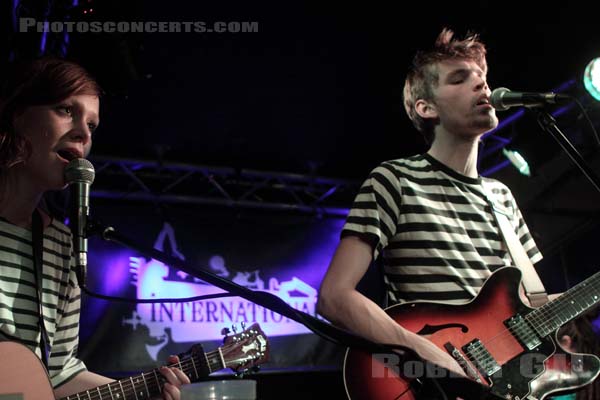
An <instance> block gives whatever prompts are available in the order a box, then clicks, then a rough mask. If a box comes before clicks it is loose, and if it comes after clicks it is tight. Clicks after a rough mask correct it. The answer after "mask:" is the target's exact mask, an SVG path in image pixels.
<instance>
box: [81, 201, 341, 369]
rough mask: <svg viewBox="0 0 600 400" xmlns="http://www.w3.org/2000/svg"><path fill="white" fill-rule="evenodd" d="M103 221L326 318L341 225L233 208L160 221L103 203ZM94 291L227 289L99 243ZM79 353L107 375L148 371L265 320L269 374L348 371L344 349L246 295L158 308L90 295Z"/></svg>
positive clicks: (155, 295)
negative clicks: (322, 308)
mask: <svg viewBox="0 0 600 400" xmlns="http://www.w3.org/2000/svg"><path fill="white" fill-rule="evenodd" d="M94 210H95V215H94V216H95V217H96V218H98V219H99V220H102V221H103V222H104V223H105V224H109V225H112V226H113V227H114V228H115V229H117V230H118V231H119V232H120V233H122V234H125V235H127V236H128V237H130V238H131V239H134V240H135V241H137V242H139V243H144V244H146V245H148V246H150V247H154V248H155V249H157V250H161V251H164V252H166V253H167V254H170V255H172V256H174V257H178V258H180V259H182V260H185V261H186V262H187V263H188V264H189V265H191V266H194V267H195V268H198V269H203V270H206V271H208V272H211V273H213V274H215V275H217V276H220V277H223V278H226V279H229V280H231V281H232V282H235V283H237V284H239V285H241V286H245V287H247V288H249V289H252V290H258V291H265V292H269V293H271V294H273V295H275V296H278V297H279V298H281V299H282V300H284V301H285V302H286V303H287V304H289V305H290V306H292V307H294V308H295V309H297V310H300V311H303V312H306V313H308V314H310V315H313V316H317V314H316V302H317V292H318V288H319V285H320V282H321V280H322V278H323V276H324V274H325V271H326V269H327V267H328V265H329V262H330V261H331V258H332V256H333V252H334V250H335V247H336V246H337V243H338V241H339V233H340V231H341V228H342V226H343V222H344V221H343V220H342V219H319V218H316V217H314V216H283V217H282V216H278V215H269V214H266V213H262V214H261V213H252V214H250V213H249V212H245V214H240V213H239V212H236V211H235V210H232V209H227V210H222V211H219V212H214V211H212V212H211V213H205V212H201V211H196V210H190V209H184V210H178V211H176V212H173V211H169V216H168V218H165V215H164V213H163V214H161V215H157V214H156V213H155V212H153V210H152V209H151V208H149V207H148V208H146V206H145V205H143V206H139V207H127V206H122V207H119V208H116V207H114V206H113V207H110V208H109V207H106V208H105V207H101V206H97V207H95V209H94ZM89 260H90V261H89V268H88V283H87V285H88V288H89V289H90V290H93V291H95V292H98V293H101V294H105V295H111V296H120V297H128V298H131V299H150V298H152V299H169V298H185V297H194V296H200V295H207V294H216V293H223V290H222V289H220V288H217V287H215V286H212V285H210V284H208V283H206V282H204V281H202V280H201V279H198V278H197V277H194V276H192V275H188V274H187V273H185V272H183V271H180V270H177V269H176V268H173V267H171V266H169V265H165V264H163V263H162V262H159V261H157V260H154V259H148V258H145V257H144V256H142V255H140V254H137V253H136V252H135V251H132V250H129V249H126V248H122V247H119V246H118V245H116V244H113V243H107V242H103V241H102V240H100V239H99V238H92V239H90V254H89ZM83 307H84V308H83V311H82V319H81V337H82V343H81V346H80V355H81V358H82V359H84V361H85V362H86V364H87V365H88V367H89V368H90V369H92V370H94V371H97V372H100V371H103V372H105V373H109V374H110V373H113V374H119V373H127V372H128V371H137V370H143V369H147V368H148V367H152V366H154V365H157V364H159V363H161V362H163V361H164V359H165V358H166V357H167V356H168V355H169V354H178V353H180V352H183V351H185V350H186V349H187V348H189V347H191V346H192V345H193V344H195V343H201V344H202V345H203V346H204V348H205V350H206V351H209V350H213V349H214V348H216V347H218V346H219V345H220V343H221V342H222V340H223V337H224V333H225V332H227V331H229V332H230V334H233V333H235V332H236V331H237V332H239V331H241V330H242V329H243V327H244V326H250V325H251V324H253V323H258V324H259V325H260V326H261V328H262V329H263V331H264V332H265V334H266V336H267V337H268V338H269V342H270V344H271V361H270V362H269V364H267V365H266V367H269V368H275V369H279V368H289V367H295V368H311V367H327V368H329V367H333V368H338V367H340V366H341V355H342V350H343V349H339V348H337V347H336V346H333V345H332V344H330V343H328V342H324V341H323V340H321V339H320V338H318V337H317V336H316V335H315V334H313V333H312V332H311V331H310V330H308V329H307V328H306V327H305V326H303V325H301V324H299V323H297V322H295V321H292V320H290V319H289V318H287V317H283V316H281V315H280V314H278V313H276V312H274V311H272V310H269V309H266V308H264V307H262V306H260V305H257V304H254V303H252V302H250V301H248V300H246V299H243V298H240V297H220V298H214V299H208V300H200V301H188V302H183V303H179V302H171V301H161V302H159V303H153V304H134V303H131V304H128V303H115V302H107V301H103V300H98V299H94V298H89V297H87V296H85V295H84V305H83Z"/></svg>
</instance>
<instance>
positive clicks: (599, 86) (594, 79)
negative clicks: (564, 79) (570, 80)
mask: <svg viewBox="0 0 600 400" xmlns="http://www.w3.org/2000/svg"><path fill="white" fill-rule="evenodd" d="M583 85H584V86H585V88H586V89H587V91H588V92H589V93H590V94H591V95H592V97H593V98H595V99H596V100H598V101H600V57H598V58H594V59H593V60H592V61H590V63H589V64H588V65H587V67H585V72H584V73H583Z"/></svg>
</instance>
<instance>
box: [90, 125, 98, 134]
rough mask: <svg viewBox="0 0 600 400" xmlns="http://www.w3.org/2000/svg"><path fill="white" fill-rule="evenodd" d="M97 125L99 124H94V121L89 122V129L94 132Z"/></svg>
mask: <svg viewBox="0 0 600 400" xmlns="http://www.w3.org/2000/svg"><path fill="white" fill-rule="evenodd" d="M97 127H98V126H97V125H96V124H93V123H89V124H88V128H89V130H90V132H91V133H94V131H95V130H96V128H97Z"/></svg>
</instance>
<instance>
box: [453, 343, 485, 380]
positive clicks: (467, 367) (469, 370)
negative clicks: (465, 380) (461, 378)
mask: <svg viewBox="0 0 600 400" xmlns="http://www.w3.org/2000/svg"><path fill="white" fill-rule="evenodd" d="M444 348H445V349H446V350H447V351H448V353H450V355H451V356H452V358H454V359H455V360H456V362H457V363H458V364H459V365H460V366H461V368H462V369H463V371H465V373H466V374H467V376H468V377H469V378H471V379H474V380H475V381H477V382H479V383H481V378H480V377H479V374H478V373H477V371H475V369H474V368H473V367H472V366H471V364H470V363H469V361H467V359H466V358H465V356H464V355H463V354H462V353H461V352H460V350H458V349H457V348H456V347H455V346H454V345H453V344H452V343H450V342H447V343H445V344H444Z"/></svg>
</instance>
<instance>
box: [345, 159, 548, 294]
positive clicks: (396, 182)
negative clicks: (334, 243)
mask: <svg viewBox="0 0 600 400" xmlns="http://www.w3.org/2000/svg"><path fill="white" fill-rule="evenodd" d="M484 180H485V186H486V191H485V192H484V189H483V187H482V185H483V184H484V183H483V181H484ZM485 193H491V195H490V197H491V198H490V200H491V201H493V202H494V204H495V205H496V206H497V207H500V208H503V209H504V210H505V212H506V211H508V213H509V220H510V222H511V224H512V225H513V227H514V229H515V232H516V233H517V236H518V237H519V238H520V241H521V243H522V244H523V246H524V248H525V251H526V252H527V254H528V256H529V258H530V259H531V261H532V262H533V263H536V262H537V261H539V260H540V259H541V258H542V256H541V254H540V252H539V250H538V249H537V247H536V245H535V242H534V240H533V238H532V237H531V234H530V232H529V230H528V228H527V225H526V224H525V222H524V221H523V217H522V215H521V212H520V211H519V209H518V207H517V204H516V202H515V200H514V198H513V196H512V193H511V192H510V190H509V189H508V188H507V187H506V186H505V185H504V184H502V183H501V182H499V181H497V180H493V179H488V178H470V177H466V176H464V175H461V174H459V173H457V172H456V171H454V170H452V169H451V168H449V167H447V166H445V165H444V164H442V163H440V162H439V161H437V160H435V159H434V158H433V157H431V156H430V155H428V154H423V155H416V156H412V157H409V158H404V159H398V160H393V161H387V162H384V163H382V164H381V165H380V166H378V167H377V168H375V169H374V170H373V171H372V172H371V174H370V175H369V177H368V178H367V180H366V181H365V182H364V183H363V185H362V187H361V189H360V191H359V193H358V195H357V196H356V199H355V201H354V204H353V207H352V210H351V211H350V214H349V216H348V219H347V221H346V224H345V225H344V229H343V230H342V237H344V236H348V235H355V236H359V237H361V238H362V239H363V240H365V241H366V242H367V243H369V244H370V245H371V246H372V247H373V256H374V258H377V256H378V255H380V254H381V255H382V258H383V264H384V272H385V274H384V276H385V281H386V286H387V291H388V297H389V301H390V302H391V303H398V302H404V301H413V300H427V301H443V302H448V303H462V302H465V301H468V300H470V299H472V298H473V297H474V296H475V295H476V294H477V293H478V291H479V289H480V288H481V286H482V285H483V282H484V281H485V280H486V279H487V278H488V277H489V276H490V275H491V273H492V272H493V271H495V270H496V269H498V268H500V267H502V266H507V265H511V260H510V256H509V255H508V252H507V251H506V246H505V245H504V243H503V241H502V237H501V234H500V231H499V228H498V227H497V224H496V222H495V219H494V215H493V211H492V207H491V206H490V202H489V201H488V200H487V197H486V195H485Z"/></svg>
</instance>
